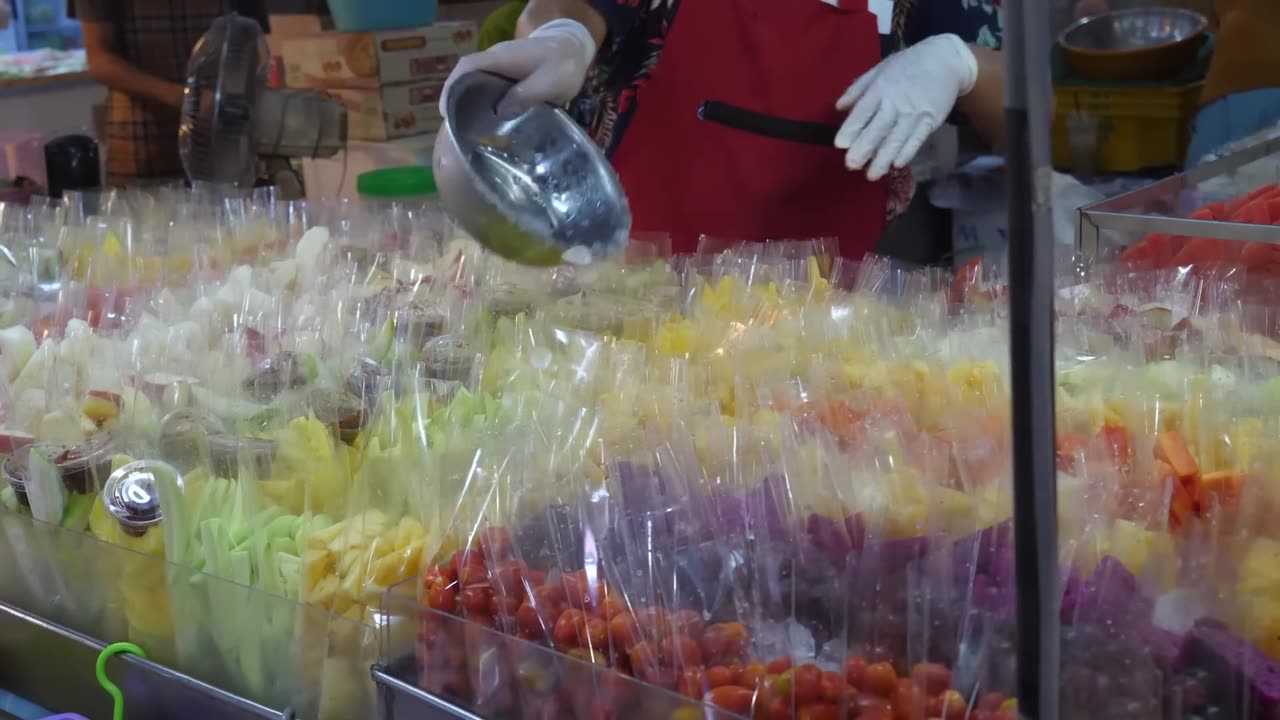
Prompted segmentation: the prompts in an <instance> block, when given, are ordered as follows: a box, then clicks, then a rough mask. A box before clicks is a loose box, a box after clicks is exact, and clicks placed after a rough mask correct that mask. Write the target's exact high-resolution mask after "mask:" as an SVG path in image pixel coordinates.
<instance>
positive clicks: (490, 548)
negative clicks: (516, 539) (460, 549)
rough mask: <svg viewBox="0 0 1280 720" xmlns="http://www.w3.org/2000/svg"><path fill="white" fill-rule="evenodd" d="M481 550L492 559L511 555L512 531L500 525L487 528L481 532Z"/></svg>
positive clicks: (486, 556) (495, 559) (502, 558)
mask: <svg viewBox="0 0 1280 720" xmlns="http://www.w3.org/2000/svg"><path fill="white" fill-rule="evenodd" d="M480 551H481V552H483V553H484V557H485V558H487V559H488V560H490V561H499V560H506V559H507V558H509V557H511V551H512V546H511V531H509V530H507V529H506V528H499V527H493V528H487V529H485V531H484V532H482V533H480Z"/></svg>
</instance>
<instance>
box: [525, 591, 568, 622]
mask: <svg viewBox="0 0 1280 720" xmlns="http://www.w3.org/2000/svg"><path fill="white" fill-rule="evenodd" d="M529 599H530V600H531V604H532V605H533V606H534V607H536V608H538V609H539V610H541V609H543V608H555V607H557V606H558V605H560V604H561V603H563V602H564V590H561V589H560V586H559V585H551V584H548V585H539V586H537V587H535V588H534V589H533V592H531V593H529ZM557 615H559V613H557Z"/></svg>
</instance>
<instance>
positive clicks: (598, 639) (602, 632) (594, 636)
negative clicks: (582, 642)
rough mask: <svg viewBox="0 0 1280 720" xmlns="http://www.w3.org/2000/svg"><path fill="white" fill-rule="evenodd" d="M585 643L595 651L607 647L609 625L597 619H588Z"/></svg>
mask: <svg viewBox="0 0 1280 720" xmlns="http://www.w3.org/2000/svg"><path fill="white" fill-rule="evenodd" d="M586 639H587V643H588V644H589V645H590V646H591V647H593V648H595V649H596V651H597V652H598V651H601V650H606V649H608V647H609V623H607V622H605V621H603V620H601V619H600V618H597V617H588V618H587V626H586Z"/></svg>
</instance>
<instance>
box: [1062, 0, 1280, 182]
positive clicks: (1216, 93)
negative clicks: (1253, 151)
mask: <svg viewBox="0 0 1280 720" xmlns="http://www.w3.org/2000/svg"><path fill="white" fill-rule="evenodd" d="M1108 9H1109V4H1108V2H1107V0H1080V2H1079V3H1078V4H1077V5H1076V15H1077V16H1079V17H1088V16H1090V15H1098V14H1101V13H1104V12H1107V11H1108ZM1214 14H1215V15H1216V16H1217V25H1218V29H1217V38H1216V40H1215V42H1214V47H1213V59H1212V60H1210V61H1209V72H1208V74H1207V75H1206V76H1205V79H1204V89H1203V90H1201V93H1200V111H1199V112H1198V113H1197V114H1196V117H1195V119H1194V120H1193V121H1192V123H1191V144H1190V146H1189V147H1188V148H1187V165H1188V166H1195V165H1198V164H1199V163H1200V162H1201V160H1203V159H1204V157H1205V156H1206V155H1208V154H1209V153H1211V152H1213V151H1214V150H1215V149H1217V148H1220V147H1222V146H1223V145H1226V144H1227V143H1230V142H1233V141H1236V140H1240V139H1243V138H1246V137H1248V136H1250V135H1252V134H1254V133H1256V132H1258V131H1260V130H1263V129H1265V128H1266V127H1268V126H1269V125H1274V124H1275V123H1276V122H1280V43H1277V42H1276V33H1277V32H1280V2H1277V0H1215V2H1214Z"/></svg>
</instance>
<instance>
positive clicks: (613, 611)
mask: <svg viewBox="0 0 1280 720" xmlns="http://www.w3.org/2000/svg"><path fill="white" fill-rule="evenodd" d="M626 611H627V603H626V601H624V600H623V599H622V598H620V597H618V596H617V595H616V594H613V593H607V594H606V595H605V597H604V599H603V600H602V601H601V602H600V604H599V605H597V606H596V608H595V613H596V617H599V618H600V619H601V620H606V621H608V620H612V619H614V618H615V617H617V616H618V615H619V614H621V613H624V612H626ZM698 697H702V696H701V695H699V696H698Z"/></svg>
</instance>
